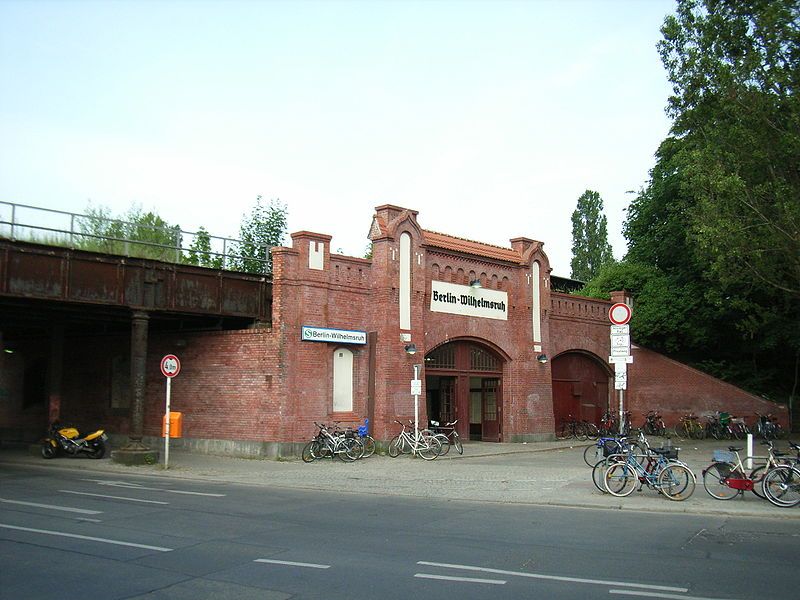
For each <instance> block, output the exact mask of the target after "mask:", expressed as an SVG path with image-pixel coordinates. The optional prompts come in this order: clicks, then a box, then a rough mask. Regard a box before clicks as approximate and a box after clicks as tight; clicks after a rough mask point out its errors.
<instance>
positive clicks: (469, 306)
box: [431, 281, 508, 321]
mask: <svg viewBox="0 0 800 600" xmlns="http://www.w3.org/2000/svg"><path fill="white" fill-rule="evenodd" d="M431 311H432V312H441V313H450V314H451V315H464V316H467V317H482V318H484V319H499V320H501V321H507V320H508V294H507V293H506V292H501V291H499V290H487V289H484V288H473V287H470V286H468V285H456V284H454V283H446V282H444V281H431Z"/></svg>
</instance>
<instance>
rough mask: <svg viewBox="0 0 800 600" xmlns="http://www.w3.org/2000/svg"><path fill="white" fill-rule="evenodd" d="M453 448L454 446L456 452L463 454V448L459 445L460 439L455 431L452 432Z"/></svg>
mask: <svg viewBox="0 0 800 600" xmlns="http://www.w3.org/2000/svg"><path fill="white" fill-rule="evenodd" d="M453 446H455V449H456V452H458V453H459V454H464V446H462V445H461V438H460V437H459V436H458V433H456V432H455V431H454V432H453Z"/></svg>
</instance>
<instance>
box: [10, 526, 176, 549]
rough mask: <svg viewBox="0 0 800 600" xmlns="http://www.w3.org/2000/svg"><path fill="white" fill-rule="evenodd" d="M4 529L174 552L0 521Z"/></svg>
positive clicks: (155, 547) (156, 547)
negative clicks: (18, 525)
mask: <svg viewBox="0 0 800 600" xmlns="http://www.w3.org/2000/svg"><path fill="white" fill-rule="evenodd" d="M0 527H2V528H3V529H14V530H15V531H27V532H30V533H41V534H43V535H55V536H58V537H68V538H75V539H78V540H87V541H89V542H100V543H102V544H114V545H116V546H131V547H132V548H142V549H144V550H156V551H157V552H172V548H162V547H161V546H148V545H146V544H134V543H133V542H122V541H120V540H109V539H107V538H99V537H91V536H88V535H78V534H76V533H64V532H63V531H50V530H48V529H32V528H30V527H17V526H16V525H6V524H5V523H0Z"/></svg>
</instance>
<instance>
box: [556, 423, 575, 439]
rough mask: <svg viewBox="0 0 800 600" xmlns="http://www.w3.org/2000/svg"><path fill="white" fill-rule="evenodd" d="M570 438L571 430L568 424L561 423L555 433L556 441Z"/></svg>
mask: <svg viewBox="0 0 800 600" xmlns="http://www.w3.org/2000/svg"><path fill="white" fill-rule="evenodd" d="M571 437H572V429H571V428H570V426H569V423H562V424H561V428H560V429H558V430H557V431H556V439H557V440H566V439H569V438H571Z"/></svg>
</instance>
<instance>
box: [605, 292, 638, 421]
mask: <svg viewBox="0 0 800 600" xmlns="http://www.w3.org/2000/svg"><path fill="white" fill-rule="evenodd" d="M631 316H632V311H631V307H630V306H628V305H627V304H625V303H624V302H617V303H616V304H614V305H612V306H611V308H609V309H608V320H609V321H611V356H609V357H608V362H610V363H612V364H613V365H614V389H617V390H619V433H620V435H622V434H623V433H624V432H625V431H624V430H625V421H624V417H625V389H626V388H627V387H628V368H627V364H628V363H632V362H633V356H631V336H630V325H628V322H629V321H630V320H631Z"/></svg>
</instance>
